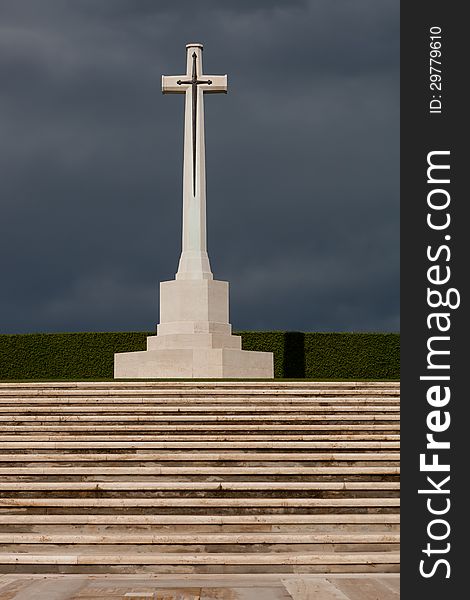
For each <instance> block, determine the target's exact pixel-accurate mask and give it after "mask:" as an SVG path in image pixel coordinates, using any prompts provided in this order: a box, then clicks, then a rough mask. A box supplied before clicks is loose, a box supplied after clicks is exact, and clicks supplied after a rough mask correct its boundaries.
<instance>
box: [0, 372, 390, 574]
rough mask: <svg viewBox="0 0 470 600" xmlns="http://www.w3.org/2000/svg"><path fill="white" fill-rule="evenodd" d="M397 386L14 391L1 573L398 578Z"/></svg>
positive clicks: (2, 401) (2, 446) (132, 385)
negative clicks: (387, 575) (367, 574)
mask: <svg viewBox="0 0 470 600" xmlns="http://www.w3.org/2000/svg"><path fill="white" fill-rule="evenodd" d="M399 393H400V392H399V385H398V383H393V382H381V383H378V382H370V383H365V382H357V383H354V382H348V383H335V382H328V383H325V382H319V383H315V382H276V381H271V382H250V381H245V382H142V381H141V382H88V383H1V384H0V545H1V550H0V572H3V573H12V572H18V573H42V572H44V573H55V572H61V573H142V572H152V573H328V572H335V573H342V572H347V573H356V572H374V573H384V572H396V571H398V570H399V554H398V547H399V546H398V544H399Z"/></svg>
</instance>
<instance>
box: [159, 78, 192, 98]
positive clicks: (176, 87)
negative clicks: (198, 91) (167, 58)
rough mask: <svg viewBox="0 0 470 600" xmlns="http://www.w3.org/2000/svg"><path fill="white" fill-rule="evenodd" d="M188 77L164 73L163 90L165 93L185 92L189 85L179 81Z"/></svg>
mask: <svg viewBox="0 0 470 600" xmlns="http://www.w3.org/2000/svg"><path fill="white" fill-rule="evenodd" d="M186 79H187V75H162V92H163V93H164V94H184V93H185V92H186V89H187V86H186V85H181V84H178V83H177V82H178V81H181V80H186Z"/></svg>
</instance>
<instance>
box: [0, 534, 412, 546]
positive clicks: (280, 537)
mask: <svg viewBox="0 0 470 600" xmlns="http://www.w3.org/2000/svg"><path fill="white" fill-rule="evenodd" d="M399 541H400V536H399V534H396V533H381V534H364V533H360V534H353V533H348V534H341V533H337V534H334V533H333V534H315V535H312V534H309V533H307V534H300V533H296V534H283V533H206V534H204V533H196V534H167V535H149V534H146V533H139V534H138V535H135V534H129V533H127V534H123V533H121V534H106V535H90V534H88V535H77V534H69V535H67V534H37V533H0V544H42V545H45V544H79V545H81V544H87V545H90V544H100V545H101V544H129V545H143V544H145V545H153V544H157V545H173V544H175V545H178V544H188V545H192V544H196V545H201V544H202V545H206V544H288V545H291V544H309V545H311V544H397V543H398V542H399Z"/></svg>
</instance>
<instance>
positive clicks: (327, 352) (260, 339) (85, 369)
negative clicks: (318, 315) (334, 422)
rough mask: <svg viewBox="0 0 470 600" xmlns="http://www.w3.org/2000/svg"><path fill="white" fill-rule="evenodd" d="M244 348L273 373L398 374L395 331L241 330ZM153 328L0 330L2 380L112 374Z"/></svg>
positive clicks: (292, 375) (353, 376)
mask: <svg viewBox="0 0 470 600" xmlns="http://www.w3.org/2000/svg"><path fill="white" fill-rule="evenodd" d="M236 333H237V335H241V337H242V347H243V349H245V350H258V351H264V352H273V353H274V376H275V377H278V378H281V377H283V378H295V379H299V378H304V377H308V378H316V379H398V378H399V376H400V336H399V334H397V333H303V332H299V331H241V332H236ZM148 335H152V332H145V331H134V332H115V333H107V332H89V333H31V334H24V335H0V379H13V380H15V379H110V378H112V377H113V362H114V353H115V352H133V351H137V350H145V347H146V338H147V336H148Z"/></svg>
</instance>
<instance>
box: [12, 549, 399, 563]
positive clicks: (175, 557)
mask: <svg viewBox="0 0 470 600" xmlns="http://www.w3.org/2000/svg"><path fill="white" fill-rule="evenodd" d="M399 562H400V556H399V554H398V553H396V552H369V553H362V552H346V553H341V552H331V553H326V552H322V553H319V554H318V553H302V552H276V553H267V554H263V553H252V554H248V553H245V552H241V553H213V554H208V553H190V552H188V553H176V552H175V553H156V552H155V553H151V554H91V553H90V554H79V553H75V554H62V553H60V554H52V553H51V554H30V553H24V554H21V553H6V552H5V553H0V564H10V565H11V564H60V565H80V564H83V565H98V564H101V565H200V564H207V565H272V564H276V565H310V564H312V565H315V564H317V565H331V564H347V565H359V564H360V565H371V564H399Z"/></svg>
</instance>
